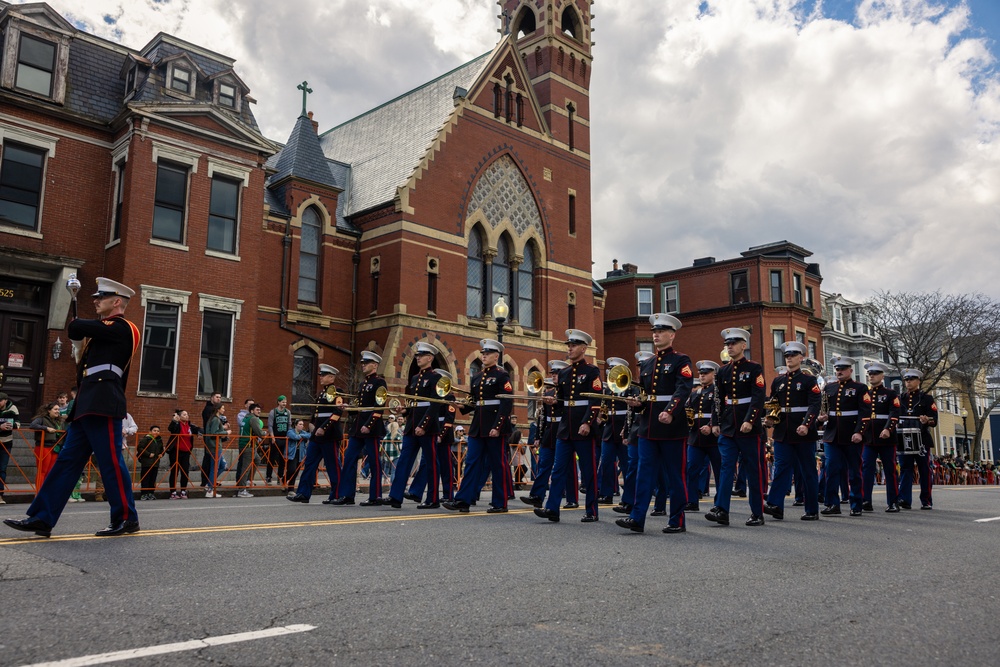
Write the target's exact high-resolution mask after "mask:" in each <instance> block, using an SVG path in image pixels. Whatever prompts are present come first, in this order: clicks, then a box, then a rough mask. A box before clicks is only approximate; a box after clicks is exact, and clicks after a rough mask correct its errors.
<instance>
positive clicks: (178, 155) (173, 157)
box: [153, 141, 201, 194]
mask: <svg viewBox="0 0 1000 667" xmlns="http://www.w3.org/2000/svg"><path fill="white" fill-rule="evenodd" d="M160 158H163V159H165V160H169V161H170V162H177V163H179V164H184V165H187V166H189V167H191V173H192V174H197V173H198V160H199V158H201V153H195V152H194V151H188V150H184V149H183V148H178V147H176V146H170V145H167V144H164V143H161V142H159V141H153V162H154V163H157V162H159V161H160ZM189 194H190V193H189Z"/></svg>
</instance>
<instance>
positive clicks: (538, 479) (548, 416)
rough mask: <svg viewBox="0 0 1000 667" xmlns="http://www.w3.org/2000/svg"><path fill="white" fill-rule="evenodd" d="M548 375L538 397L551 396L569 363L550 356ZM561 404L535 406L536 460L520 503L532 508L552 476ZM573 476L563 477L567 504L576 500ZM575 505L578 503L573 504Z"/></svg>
mask: <svg viewBox="0 0 1000 667" xmlns="http://www.w3.org/2000/svg"><path fill="white" fill-rule="evenodd" d="M548 365H549V377H547V378H545V384H544V389H543V390H542V398H545V397H546V396H549V397H555V395H556V379H557V377H558V375H559V371H561V370H563V369H564V368H568V367H569V362H566V361H563V360H562V359H552V360H550V361H549V364H548ZM562 409H563V406H562V404H560V403H551V404H550V403H545V402H544V401H543V402H542V405H541V408H540V409H539V413H540V415H541V416H540V417H539V420H540V421H539V426H538V436H537V440H536V445H537V447H538V462H537V464H536V465H535V477H534V482H533V483H532V485H531V490H530V491H529V492H528V495H526V496H521V502H522V503H525V504H527V505H531V506H532V507H541V506H542V503H544V502H545V494H546V493H548V491H549V481H550V478H551V476H552V463H553V462H554V461H555V457H556V430H557V429H558V428H559V422H560V420H561V419H562ZM576 482H577V479H576V475H569V476H567V478H566V490H565V491H566V500H567V502H568V503H574V504H576V503H578V502H579V489H578V488H577V485H576ZM577 506H578V505H577Z"/></svg>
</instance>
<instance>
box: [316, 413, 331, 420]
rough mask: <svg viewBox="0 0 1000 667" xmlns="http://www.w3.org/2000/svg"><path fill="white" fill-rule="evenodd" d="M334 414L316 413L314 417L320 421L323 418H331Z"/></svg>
mask: <svg viewBox="0 0 1000 667" xmlns="http://www.w3.org/2000/svg"><path fill="white" fill-rule="evenodd" d="M333 414H334V413H332V412H317V413H316V416H317V417H319V418H320V419H322V418H323V417H332V416H333Z"/></svg>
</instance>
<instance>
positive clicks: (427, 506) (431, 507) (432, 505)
mask: <svg viewBox="0 0 1000 667" xmlns="http://www.w3.org/2000/svg"><path fill="white" fill-rule="evenodd" d="M439 507H441V503H420V504H419V505H417V509H418V510H436V509H438V508H439Z"/></svg>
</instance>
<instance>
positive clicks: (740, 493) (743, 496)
mask: <svg viewBox="0 0 1000 667" xmlns="http://www.w3.org/2000/svg"><path fill="white" fill-rule="evenodd" d="M736 495H738V496H739V497H740V498H746V497H747V492H746V491H740V492H739V493H737V494H736Z"/></svg>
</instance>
